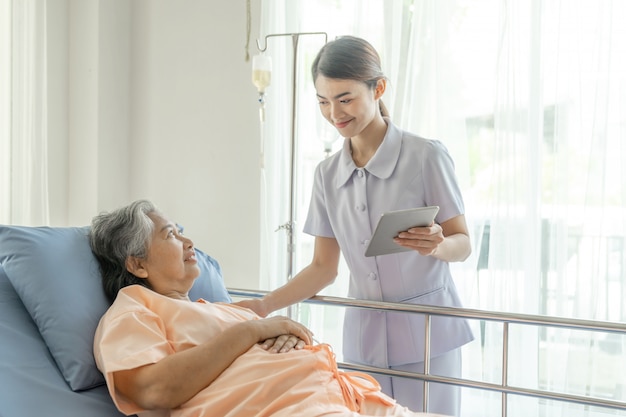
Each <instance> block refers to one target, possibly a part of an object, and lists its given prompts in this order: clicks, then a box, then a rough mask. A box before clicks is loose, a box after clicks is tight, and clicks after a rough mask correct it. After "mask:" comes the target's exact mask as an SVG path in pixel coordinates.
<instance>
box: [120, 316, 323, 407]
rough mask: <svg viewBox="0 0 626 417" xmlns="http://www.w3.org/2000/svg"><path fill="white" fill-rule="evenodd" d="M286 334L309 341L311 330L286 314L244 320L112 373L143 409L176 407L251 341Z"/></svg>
mask: <svg viewBox="0 0 626 417" xmlns="http://www.w3.org/2000/svg"><path fill="white" fill-rule="evenodd" d="M288 334H289V335H293V336H295V337H297V338H298V339H301V340H303V341H304V342H306V344H311V341H312V338H311V332H310V331H309V330H308V329H307V328H306V327H304V326H303V325H302V324H300V323H297V322H295V321H293V320H290V319H288V318H286V317H282V316H277V317H272V318H268V319H261V320H251V321H246V322H243V323H240V324H237V325H235V326H232V327H230V328H229V329H227V330H225V331H224V332H222V333H221V334H220V335H219V336H218V337H216V338H215V339H213V340H211V341H210V342H207V343H204V344H202V345H198V346H196V347H193V348H191V349H187V350H185V351H182V352H178V353H175V354H173V355H170V356H168V357H166V358H164V359H162V360H160V361H159V362H156V363H154V364H150V365H145V366H141V367H139V368H135V369H130V370H125V371H118V372H115V373H114V375H113V377H114V380H115V386H116V389H117V390H118V391H119V392H120V393H121V394H123V395H124V396H125V397H127V398H128V399H130V400H131V401H133V402H135V403H136V404H137V405H138V406H140V407H142V408H144V409H147V410H150V409H172V408H176V407H178V406H179V405H181V404H183V403H184V402H186V401H188V400H189V399H191V398H192V397H193V396H194V395H196V394H197V393H198V392H199V391H200V390H202V389H204V388H205V387H207V386H208V385H209V384H211V382H213V381H214V380H215V379H216V378H217V377H218V376H219V375H220V374H221V373H222V371H224V370H225V369H226V368H228V367H229V366H230V364H231V363H232V362H233V361H234V360H235V359H237V358H238V357H239V356H240V355H242V354H243V353H244V352H246V351H247V350H248V349H250V347H251V346H253V345H254V344H256V343H258V342H260V341H265V340H267V339H272V338H277V337H278V336H280V335H288Z"/></svg>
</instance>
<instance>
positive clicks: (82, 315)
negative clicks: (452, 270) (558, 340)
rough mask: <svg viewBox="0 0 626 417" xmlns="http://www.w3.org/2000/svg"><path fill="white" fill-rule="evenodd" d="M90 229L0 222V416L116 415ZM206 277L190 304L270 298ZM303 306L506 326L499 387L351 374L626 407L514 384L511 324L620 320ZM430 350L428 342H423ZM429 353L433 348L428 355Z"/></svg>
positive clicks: (213, 265) (339, 302)
mask: <svg viewBox="0 0 626 417" xmlns="http://www.w3.org/2000/svg"><path fill="white" fill-rule="evenodd" d="M87 232H88V229H87V228H86V227H66V228H54V227H22V226H2V225H0V387H1V389H0V416H2V417H30V416H42V415H46V416H53V417H54V416H62V417H84V416H89V417H105V416H106V417H115V416H120V415H121V414H120V413H119V412H118V411H117V410H116V408H115V406H114V405H113V402H112V400H111V398H110V396H109V394H108V392H107V389H106V386H105V385H104V379H103V377H102V375H101V374H100V372H99V371H98V370H97V368H96V366H95V362H94V359H93V354H92V343H93V334H94V331H95V328H96V326H97V323H98V320H99V319H100V317H101V316H102V314H103V313H104V311H105V310H106V308H107V307H108V303H107V301H106V299H105V296H104V293H103V291H102V288H101V282H100V276H99V272H98V268H97V264H96V261H95V259H94V257H93V255H92V254H91V251H90V250H89V245H88V241H87ZM197 252H198V259H199V265H200V269H201V271H202V273H201V276H200V277H199V278H198V279H197V280H196V282H195V284H194V286H193V288H192V290H191V292H190V297H192V298H199V297H202V298H205V299H207V300H209V301H227V302H229V301H231V300H232V297H258V296H262V295H263V294H264V293H263V292H259V291H250V290H238V289H230V290H227V289H226V288H225V286H224V282H223V279H222V274H221V270H220V268H219V264H218V263H217V262H216V261H215V260H214V259H213V258H211V257H210V256H208V255H207V254H206V253H204V252H202V251H201V250H197ZM307 303H313V304H322V305H335V306H342V307H346V306H351V307H356V308H377V309H382V310H396V311H408V312H412V313H421V314H425V315H426V318H427V323H429V318H430V317H432V316H433V315H438V314H439V315H450V316H456V317H467V318H470V319H477V320H483V321H494V322H497V323H501V324H502V326H503V328H504V329H505V330H504V332H503V337H504V342H503V343H504V348H503V349H504V350H503V351H504V354H503V378H502V383H501V384H493V383H486V382H479V381H472V380H469V379H449V378H445V377H441V376H436V375H430V374H429V372H428V367H426V371H425V372H424V373H423V374H409V373H403V372H397V371H395V372H394V371H390V370H387V369H378V368H372V367H366V366H363V365H356V364H349V363H341V364H340V367H341V368H343V369H345V370H356V371H367V372H375V373H382V374H390V375H397V376H403V377H407V378H416V379H421V380H424V381H426V384H425V390H427V389H428V384H429V383H451V384H457V385H460V386H463V387H471V388H476V389H484V390H490V391H495V392H499V393H501V395H502V404H503V405H502V417H507V406H506V404H507V398H508V396H510V395H526V396H535V397H540V398H548V399H554V400H557V401H569V402H575V403H580V404H586V405H589V406H594V407H604V408H606V409H609V410H626V403H623V402H618V401H609V400H602V399H598V398H593V397H588V396H576V395H565V394H560V393H552V392H544V391H540V390H529V389H524V388H522V387H516V386H514V385H511V384H509V383H508V381H507V378H506V370H507V369H508V366H509V364H508V362H507V361H508V357H507V355H506V344H507V331H506V329H507V327H508V326H509V325H510V324H512V323H522V324H528V325H545V326H569V327H574V328H585V329H591V330H601V331H607V332H615V333H620V334H624V333H625V332H626V331H625V330H624V325H623V324H611V323H597V322H590V321H581V320H559V319H555V318H547V317H538V316H522V315H513V314H495V313H490V312H484V311H476V310H466V309H446V308H434V307H423V306H408V305H405V304H394V303H375V302H371V301H362V300H351V299H343V298H336V297H314V298H312V299H310V300H308V301H307ZM427 346H428V343H427ZM427 350H428V349H427Z"/></svg>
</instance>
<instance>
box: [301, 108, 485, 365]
mask: <svg viewBox="0 0 626 417" xmlns="http://www.w3.org/2000/svg"><path fill="white" fill-rule="evenodd" d="M385 122H386V123H387V126H388V127H387V132H386V134H385V138H384V140H383V142H382V143H381V145H380V146H379V148H378V150H377V151H376V154H375V155H374V156H373V157H372V158H371V159H370V161H369V162H368V163H367V165H366V166H365V167H363V168H359V167H357V166H356V165H355V164H354V161H353V160H352V156H351V154H350V140H349V139H345V141H344V143H343V149H342V150H341V151H339V152H337V153H336V154H334V155H333V156H331V157H329V158H327V159H325V160H324V161H322V162H321V163H320V164H319V165H318V166H317V168H316V171H315V179H314V186H313V193H312V197H311V203H310V208H309V213H308V216H307V219H306V222H305V224H304V232H305V233H308V234H311V235H313V236H320V237H332V238H335V239H337V242H338V243H339V246H340V248H341V251H342V253H343V256H344V258H345V259H346V262H347V264H348V267H349V269H350V284H349V290H348V296H349V297H354V298H358V299H365V300H376V301H389V302H403V303H412V304H426V305H436V306H461V302H460V299H459V296H458V293H457V290H456V287H455V285H454V282H453V280H452V276H451V274H450V268H449V265H448V263H447V262H443V261H440V260H438V259H436V258H434V257H432V256H422V255H420V254H419V253H418V252H416V251H410V252H402V253H398V254H391V255H384V256H377V257H365V255H364V253H365V248H366V247H367V244H368V239H369V238H370V237H371V235H372V231H373V230H374V228H375V226H376V224H377V222H378V219H379V218H380V216H381V214H382V213H383V212H386V211H390V210H400V209H408V208H412V207H424V206H439V207H440V210H439V213H438V215H437V217H436V219H435V221H436V222H437V223H442V222H445V221H446V220H449V219H451V218H453V217H456V216H458V215H461V214H464V205H463V199H462V196H461V191H460V189H459V186H458V184H457V181H456V176H455V173H454V163H453V161H452V158H451V157H450V155H449V154H448V151H447V149H446V147H445V146H444V145H443V144H442V143H441V142H439V141H437V140H428V139H424V138H421V137H418V136H416V135H413V134H411V133H408V132H405V131H402V130H400V129H399V128H398V127H396V126H395V125H394V124H393V123H391V122H390V121H389V120H388V119H385ZM431 324H432V328H431V357H436V356H438V355H441V354H443V353H446V352H449V351H451V350H453V349H455V348H458V347H460V346H462V345H464V344H465V343H468V342H470V341H471V340H472V339H473V336H472V332H471V330H470V327H469V325H468V324H467V322H466V321H465V320H463V319H456V318H444V317H436V316H433V317H432V322H431ZM343 338H344V342H343V349H344V359H345V360H347V361H350V362H355V363H362V364H368V365H373V366H379V367H383V368H387V367H390V366H397V365H404V364H410V363H418V362H422V361H423V360H424V317H423V315H419V314H414V313H393V312H380V311H373V310H366V309H359V308H349V309H347V310H346V316H345V320H344V332H343Z"/></svg>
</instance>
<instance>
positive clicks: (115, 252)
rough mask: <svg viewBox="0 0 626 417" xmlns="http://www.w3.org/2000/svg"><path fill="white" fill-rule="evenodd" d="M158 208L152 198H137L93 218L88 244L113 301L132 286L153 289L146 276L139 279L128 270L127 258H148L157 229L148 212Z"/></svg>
mask: <svg viewBox="0 0 626 417" xmlns="http://www.w3.org/2000/svg"><path fill="white" fill-rule="evenodd" d="M157 211H158V210H157V208H156V206H155V205H154V204H152V203H151V202H150V201H148V200H137V201H134V202H133V203H131V204H129V205H127V206H125V207H121V208H119V209H117V210H114V211H111V212H109V213H106V212H104V213H101V214H99V215H97V216H95V217H94V218H93V220H92V222H91V229H90V231H89V245H90V247H91V251H92V252H93V254H94V256H95V257H96V259H97V260H98V265H99V268H100V273H101V275H102V286H103V288H104V292H105V294H106V296H107V298H108V300H109V301H110V302H111V303H112V302H113V301H114V300H115V297H116V296H117V293H118V291H119V290H121V289H122V288H124V287H127V286H129V285H133V284H139V285H143V286H144V287H147V288H150V284H149V283H148V280H147V279H143V278H137V277H136V276H134V275H133V274H131V273H130V272H129V271H128V270H127V269H126V260H127V259H128V257H130V256H134V257H137V258H145V257H146V255H147V253H148V249H149V247H150V241H151V237H152V232H153V230H154V223H153V222H152V219H150V217H148V214H150V213H153V212H157Z"/></svg>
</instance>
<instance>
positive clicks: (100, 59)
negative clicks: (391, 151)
mask: <svg viewBox="0 0 626 417" xmlns="http://www.w3.org/2000/svg"><path fill="white" fill-rule="evenodd" d="M0 2H1V3H0V4H1V5H2V6H1V8H2V9H0V35H1V36H0V43H1V44H0V52H1V54H2V55H1V56H0V174H1V177H0V265H2V268H3V269H4V272H3V273H2V274H0V278H2V279H0V283H2V285H5V281H6V291H10V294H9V293H8V292H6V293H4V292H2V291H4V290H2V291H0V295H2V294H9V295H6V297H5V298H0V301H1V302H0V305H2V304H4V303H5V302H6V303H8V301H6V300H9V299H11V300H18V301H19V299H21V301H19V303H23V308H24V311H25V312H28V313H29V314H30V315H31V316H32V320H33V323H34V324H32V325H33V326H34V327H33V328H35V327H39V331H40V332H41V333H42V334H41V336H42V337H43V341H44V343H45V344H47V345H48V348H51V346H50V343H49V341H48V340H47V339H46V334H45V333H44V330H42V328H41V326H42V325H41V323H40V322H39V321H38V320H39V319H38V317H37V316H36V314H38V312H39V311H40V310H38V307H36V308H33V309H31V307H30V305H29V301H27V300H26V299H25V295H24V294H23V292H22V291H32V287H21V286H20V284H16V281H17V278H16V277H14V276H12V275H11V273H12V271H14V269H15V268H14V267H13V266H12V265H11V262H15V260H16V259H18V258H19V256H21V255H20V254H17V255H16V254H15V253H13V252H14V251H13V248H15V246H13V245H17V243H15V242H16V241H14V240H11V236H14V235H12V234H11V233H14V232H15V231H13V230H12V229H13V228H14V227H17V228H18V229H19V230H21V231H23V230H33V229H35V230H40V228H54V229H55V230H56V229H62V230H65V228H82V227H85V226H89V225H90V223H91V220H92V218H93V217H94V216H95V215H97V214H99V213H101V212H105V211H111V210H114V209H116V208H119V207H121V206H124V205H126V204H129V203H130V202H132V201H134V200H138V199H147V200H150V201H152V202H153V203H154V204H155V205H156V206H157V207H158V208H159V210H162V211H163V212H164V213H167V214H168V215H169V216H170V217H171V218H172V219H174V220H175V221H176V222H177V224H180V226H181V227H182V229H183V230H184V235H185V236H188V237H189V238H191V239H192V240H193V245H194V247H195V248H197V249H199V250H201V251H203V252H205V253H206V254H208V255H210V257H212V258H214V259H215V260H216V261H217V262H218V263H219V267H220V269H221V277H222V279H223V285H224V286H225V288H226V289H227V290H228V292H229V296H230V297H231V298H232V301H233V302H238V301H241V300H245V299H258V298H261V297H263V296H264V295H266V294H268V293H269V292H271V291H272V290H275V289H277V288H279V287H281V286H282V285H284V284H286V283H287V282H289V281H290V280H291V279H292V278H293V277H294V276H295V275H296V274H297V273H298V272H299V271H301V270H302V269H303V268H305V267H306V266H307V265H309V263H311V259H312V257H313V254H314V249H315V245H316V238H315V237H314V236H312V235H310V234H307V233H305V231H304V230H303V229H304V228H305V223H306V221H307V214H308V212H309V210H310V205H311V200H312V198H313V197H312V196H314V193H313V190H314V183H315V181H317V179H316V167H318V164H320V163H323V161H325V160H327V159H329V158H333V156H334V155H336V154H337V153H342V152H346V150H345V149H344V144H345V143H347V142H344V141H345V140H349V139H345V138H344V137H342V136H341V134H340V132H339V131H338V129H335V127H333V126H332V125H331V124H330V123H328V121H327V120H326V119H325V118H324V116H323V115H322V112H321V111H320V109H321V108H322V107H321V105H320V103H319V101H320V100H321V99H320V95H319V93H316V88H315V87H316V84H315V83H314V80H313V78H312V74H311V66H312V64H313V61H314V59H315V57H316V55H317V54H318V52H319V51H320V49H321V48H322V47H323V46H324V45H325V44H327V43H329V42H332V41H334V40H335V39H340V38H341V37H342V36H354V37H359V38H363V39H365V40H366V41H367V42H369V43H370V44H371V45H372V46H373V47H374V48H375V49H376V51H378V53H379V55H380V61H381V67H382V71H383V73H384V75H385V78H386V89H385V91H384V94H383V95H382V99H381V100H382V101H383V102H384V104H385V106H386V108H387V109H388V111H389V115H390V116H389V119H386V120H391V121H392V122H393V124H394V125H395V126H396V127H398V128H399V129H402V130H403V131H407V132H411V133H412V134H415V135H417V136H419V137H421V138H426V139H428V140H429V141H430V140H436V141H440V142H441V143H442V144H443V146H444V147H445V149H446V150H447V152H448V153H449V155H450V158H451V160H452V161H453V167H454V173H455V175H456V181H457V182H458V187H459V189H460V193H461V195H462V199H463V203H462V207H463V208H464V211H463V213H462V214H464V217H465V221H466V225H467V234H468V236H469V241H470V244H471V253H470V254H469V256H467V257H466V259H464V260H462V261H458V262H450V263H449V269H450V273H451V276H452V278H453V281H454V285H455V286H456V291H457V292H458V296H459V298H460V305H458V306H455V307H446V306H429V305H427V304H424V305H422V304H419V303H418V304H406V303H403V302H402V301H403V300H396V299H389V300H383V299H368V300H365V299H360V298H355V297H350V296H349V295H348V292H349V283H350V276H351V272H350V268H349V266H348V262H347V260H346V259H345V258H344V257H343V256H342V257H341V259H340V260H339V268H338V273H337V277H336V278H335V279H334V281H333V282H332V284H331V285H329V286H327V287H326V288H324V289H322V290H321V291H320V292H318V293H317V295H316V296H315V297H313V298H311V299H308V300H305V301H303V302H300V303H296V304H293V305H290V306H288V307H285V308H281V309H279V310H277V311H276V312H273V313H272V315H285V316H288V317H290V318H292V319H294V320H296V321H299V322H301V323H303V324H304V325H306V326H307V327H309V328H310V329H311V330H312V332H313V333H314V337H315V340H316V342H324V343H328V344H329V345H331V346H332V347H333V352H334V354H335V355H336V361H337V364H338V366H339V368H340V369H343V370H345V371H346V372H351V371H353V372H369V373H374V374H378V375H395V377H398V378H405V379H407V380H413V381H419V382H420V383H421V385H419V386H420V388H419V390H420V395H423V396H424V397H425V398H426V400H425V401H424V402H423V403H424V406H423V409H420V410H414V411H417V412H428V411H430V410H429V407H428V399H427V398H428V394H429V388H430V389H431V391H432V390H433V387H435V386H437V385H443V386H448V385H454V386H457V387H460V393H461V397H460V414H459V417H516V416H519V417H527V416H538V417H539V416H541V417H557V416H563V417H602V416H626V377H625V375H626V308H625V307H624V305H625V304H624V302H623V301H624V299H626V247H625V245H626V186H625V184H626V166H625V165H624V162H623V161H624V160H625V159H626V26H624V24H623V22H624V21H626V2H624V1H621V0H599V1H597V0H575V1H566V2H564V1H559V0H529V1H512V0H230V1H225V0H221V1H220V0H177V1H174V0H131V1H127V0H46V1H39V0H0ZM346 146H347V145H346ZM365 168H366V169H367V166H365ZM332 186H334V183H333V185H332ZM378 198H380V199H383V200H384V199H385V195H381V196H379V197H378ZM328 209H329V210H330V211H333V210H342V209H345V210H347V208H345V207H343V208H340V207H336V208H335V207H330V208H328ZM349 209H355V208H354V207H350V208H349ZM356 209H357V210H358V207H356ZM444 220H445V219H444ZM22 228H25V229H22ZM45 230H48V229H45ZM15 233H17V232H15ZM3 236H4V237H3ZM337 238H338V239H339V236H338V237H337ZM19 244H20V245H21V243H19ZM37 250H39V249H37ZM46 250H48V251H50V250H52V251H54V243H53V244H52V246H50V247H48V248H47V249H46ZM59 250H61V249H59ZM33 253H35V252H33ZM395 256H399V255H395V254H389V255H381V256H376V257H375V259H376V262H378V263H379V264H380V265H382V264H383V263H384V262H387V261H386V260H385V259H390V258H391V257H395ZM367 259H374V258H367ZM372 262H373V261H372ZM22 267H24V265H21V266H20V268H22ZM0 272H2V269H0ZM4 273H6V276H7V278H8V280H6V279H4V278H3V277H4ZM414 275H415V279H416V280H419V277H420V271H415V272H414ZM20 279H21V278H20ZM372 279H376V278H372ZM9 282H10V283H11V285H9ZM34 285H35V286H38V285H39V284H34ZM11 286H12V287H15V293H13V292H12V291H13V289H11V288H10V287H11ZM2 288H5V287H0V289H2ZM13 294H17V295H15V297H14V296H13ZM3 297H4V296H3ZM44 302H45V299H44ZM18 307H19V308H22V306H21V304H20V305H19V306H18ZM350 309H353V310H361V309H366V310H370V309H371V310H374V311H377V312H379V313H380V314H390V315H391V314H394V312H403V314H405V315H419V316H420V317H423V318H424V323H425V327H426V330H425V334H420V335H419V337H420V340H423V341H424V342H425V346H424V348H423V351H424V352H425V353H424V354H423V359H424V360H425V364H426V365H425V370H424V371H423V372H421V373H418V374H412V375H402V374H401V373H400V374H398V373H396V374H393V371H391V372H390V369H387V368H384V369H377V368H372V366H371V365H368V364H363V363H353V362H350V361H349V360H346V358H345V357H344V354H343V352H344V348H345V344H346V343H350V344H351V343H352V342H354V344H358V343H360V342H362V343H365V342H363V341H361V340H354V341H353V340H347V339H346V338H345V337H344V336H345V335H344V332H345V329H344V326H343V324H344V314H345V313H346V312H347V311H348V310H350ZM20 311H21V310H20ZM16 314H17V313H16ZM25 314H26V313H25ZM75 314H76V312H75ZM3 315H4V313H3V314H0V317H1V316H3ZM4 317H8V316H6V315H4ZM25 317H26V318H25V319H24V320H26V321H28V320H30V319H28V317H27V316H25ZM440 317H457V320H461V319H464V320H466V321H467V324H468V326H469V328H470V329H471V333H472V334H473V338H472V340H471V341H470V342H468V343H466V344H464V345H463V346H461V347H460V352H461V358H462V362H461V363H462V368H461V369H462V372H461V376H460V377H447V376H446V375H438V374H437V373H430V372H428V368H429V366H428V363H429V361H430V357H429V355H428V352H429V350H430V339H431V335H433V334H434V333H436V332H438V329H437V323H440V322H438V321H437V320H438V319H439V318H440ZM0 320H3V319H2V318H0ZM6 320H7V322H2V326H1V327H0V330H1V331H2V332H3V333H2V334H3V336H2V338H3V339H5V340H9V339H8V338H5V336H4V335H10V334H12V333H11V332H12V331H14V330H15V326H16V325H15V324H12V323H9V322H8V319H6ZM5 332H7V333H5ZM37 337H38V336H37ZM407 337H409V335H407ZM29 340H30V339H29ZM0 343H2V344H3V345H4V344H5V341H4V340H3V341H2V342H0ZM68 343H71V342H69V339H68ZM404 343H406V341H403V340H402V338H394V339H393V340H391V339H389V340H387V344H388V345H391V344H396V345H398V346H401V345H403V344H404ZM45 344H44V345H42V346H43V349H44V350H45ZM2 349H8V345H7V347H3V348H2ZM1 352H5V351H4V350H2V351H0V357H2V356H3V355H5V358H8V357H9V356H8V355H9V353H6V352H8V351H6V352H5V353H1ZM51 354H52V359H51V363H54V361H55V360H57V359H58V358H56V357H55V353H54V349H52V348H51ZM5 362H7V361H4V362H3V364H2V369H3V370H5V369H6V370H7V371H6V373H5V374H6V375H7V376H8V375H9V374H10V373H11V372H13V371H10V370H11V369H12V367H13V366H14V363H15V362H14V363H13V364H12V363H5ZM9 371H10V372H9ZM62 371H63V370H61V371H60V372H61V373H63V372H62ZM3 372H4V371H3ZM15 372H17V371H15ZM55 372H56V371H55ZM385 372H387V373H385ZM59 375H60V374H59ZM63 376H66V375H63ZM10 378H14V377H10ZM66 379H67V378H66ZM18 380H21V379H18ZM59 380H60V381H61V385H63V378H62V377H60V379H59ZM8 381H9V380H4V379H3V381H2V383H1V384H0V386H3V387H4V386H9V385H11V384H12V383H10V382H8ZM25 381H26V382H25V385H23V387H24V388H23V389H22V388H20V385H19V384H18V383H16V384H14V386H13V387H12V388H11V389H12V390H14V391H17V390H23V391H24V392H26V390H28V392H29V393H30V394H32V395H33V398H39V397H38V392H39V391H38V390H37V389H35V388H28V387H29V384H30V382H28V380H25ZM70 385H71V384H70ZM62 388H63V391H64V392H65V391H67V393H65V394H63V395H67V396H68V397H67V398H68V401H67V403H68V404H70V403H71V402H72V401H73V399H74V398H76V401H77V403H78V402H80V401H83V400H82V399H79V398H78V397H80V396H81V395H82V394H81V392H84V391H81V389H78V390H75V389H73V388H72V389H70V388H68V387H67V386H63V387H62ZM59 389H61V388H59ZM33 391H34V392H33ZM43 392H44V390H43V389H42V391H41V393H42V394H41V397H40V398H42V400H41V401H47V400H44V399H45V398H48V396H47V395H48V394H46V395H44V394H43ZM102 393H104V394H102V395H106V390H104V391H102ZM30 394H29V395H30ZM10 395H13V394H10ZM98 395H101V394H98ZM11 398H13V397H11ZM26 398H29V397H26ZM63 398H64V397H63ZM98 398H100V397H98ZM9 400H10V398H9V394H7V393H5V394H0V415H2V416H5V415H6V416H7V417H13V416H15V417H18V416H19V417H23V416H27V415H29V414H28V413H26V414H20V413H19V411H15V410H19V409H18V408H10V407H12V405H8V404H13V403H11V402H10V401H9ZM106 400H107V401H108V400H109V399H108V398H107V399H106ZM11 401H13V400H11ZM3 404H4V405H3ZM108 406H109V405H107V407H108ZM16 407H18V406H17V405H16ZM88 407H89V406H88ZM16 413H17V414H16ZM50 415H64V416H71V415H72V414H71V413H69V414H50ZM82 415H89V414H82ZM93 415H94V416H99V415H100V414H95V412H94V414H93ZM103 415H104V414H103Z"/></svg>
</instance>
